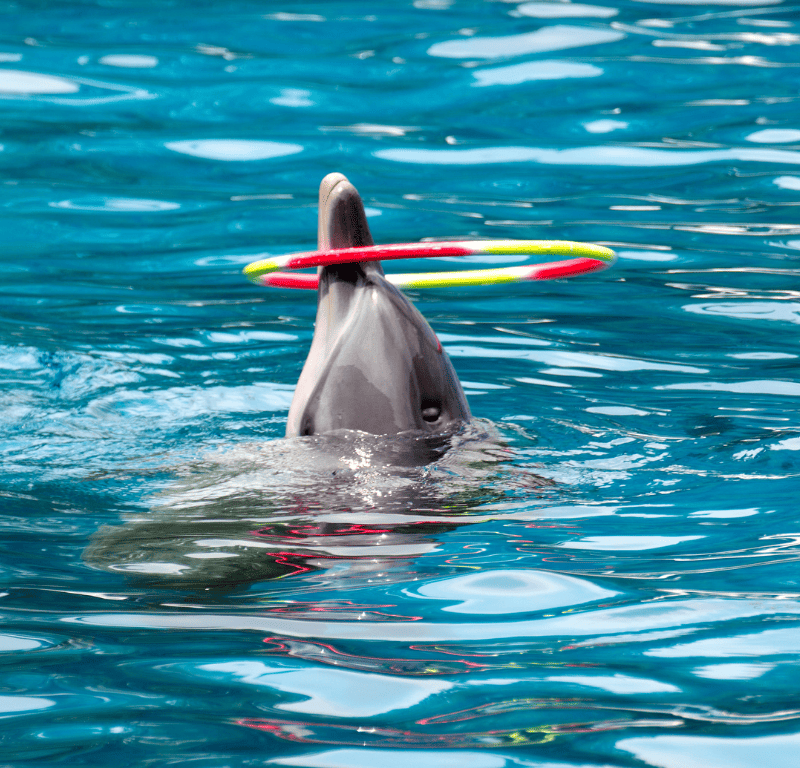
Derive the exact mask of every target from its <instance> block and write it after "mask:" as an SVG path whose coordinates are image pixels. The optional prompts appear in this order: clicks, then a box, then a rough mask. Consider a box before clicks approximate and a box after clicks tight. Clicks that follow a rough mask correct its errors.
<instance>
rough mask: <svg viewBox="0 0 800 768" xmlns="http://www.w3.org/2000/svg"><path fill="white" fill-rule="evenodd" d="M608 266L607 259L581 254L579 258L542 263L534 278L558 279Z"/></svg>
mask: <svg viewBox="0 0 800 768" xmlns="http://www.w3.org/2000/svg"><path fill="white" fill-rule="evenodd" d="M607 266H608V263H607V262H605V261H600V260H599V259H590V258H587V257H584V256H581V257H579V258H577V259H569V260H567V261H553V262H550V263H549V264H542V265H541V266H540V267H537V268H536V273H535V275H534V276H533V279H534V280H558V278H560V277H572V276H573V275H584V274H586V273H587V272H595V271H596V270H598V269H603V268H604V267H607Z"/></svg>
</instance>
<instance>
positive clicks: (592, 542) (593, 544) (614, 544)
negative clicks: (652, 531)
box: [559, 536, 705, 552]
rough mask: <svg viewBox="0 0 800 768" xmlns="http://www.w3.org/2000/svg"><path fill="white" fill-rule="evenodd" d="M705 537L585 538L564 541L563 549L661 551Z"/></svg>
mask: <svg viewBox="0 0 800 768" xmlns="http://www.w3.org/2000/svg"><path fill="white" fill-rule="evenodd" d="M704 538H705V536H587V537H586V538H584V539H578V540H577V541H565V542H564V543H562V544H560V545H559V546H561V547H564V548H565V549H597V550H603V551H615V550H632V551H635V552H640V551H642V550H645V549H662V548H664V547H673V546H675V545H676V544H682V543H683V542H684V541H695V540H697V539H704Z"/></svg>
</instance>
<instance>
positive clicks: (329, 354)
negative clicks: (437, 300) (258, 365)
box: [286, 173, 470, 437]
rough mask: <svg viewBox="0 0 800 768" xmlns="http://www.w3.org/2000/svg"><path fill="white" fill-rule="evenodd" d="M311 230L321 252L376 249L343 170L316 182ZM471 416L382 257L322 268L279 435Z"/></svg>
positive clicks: (426, 424)
mask: <svg viewBox="0 0 800 768" xmlns="http://www.w3.org/2000/svg"><path fill="white" fill-rule="evenodd" d="M317 236H318V237H317V239H318V247H319V250H329V249H332V248H348V247H353V246H363V245H373V240H372V235H371V234H370V231H369V226H368V224H367V217H366V214H365V213H364V204H363V203H362V201H361V197H360V195H359V194H358V192H357V191H356V189H355V187H354V186H353V185H352V184H351V183H350V182H349V181H348V180H347V178H346V177H345V176H344V175H343V174H341V173H331V174H329V175H327V176H326V177H325V178H324V179H323V180H322V184H321V185H320V190H319V227H318V232H317ZM469 420H470V411H469V405H468V404H467V398H466V396H465V395H464V390H463V389H462V387H461V383H460V382H459V380H458V377H457V376H456V372H455V370H454V369H453V365H452V363H451V362H450V359H449V358H448V356H447V353H446V352H445V351H444V350H443V349H442V345H441V343H440V342H439V339H438V338H437V337H436V334H435V333H434V332H433V329H432V328H431V327H430V325H428V323H427V322H426V320H425V318H424V317H423V316H422V315H421V314H420V312H419V311H418V310H417V309H416V308H415V307H414V305H413V304H412V303H411V301H409V299H408V298H407V297H406V296H405V295H403V294H402V293H401V292H400V291H399V290H398V289H397V288H395V287H394V286H393V285H391V284H390V283H389V282H388V281H387V280H386V279H385V277H384V273H383V268H382V267H381V264H380V262H378V261H370V262H354V263H349V264H342V265H336V266H330V267H320V268H319V288H318V295H317V319H316V324H315V327H314V337H313V339H312V341H311V349H310V351H309V353H308V358H307V360H306V362H305V365H304V367H303V371H302V373H301V374H300V379H299V380H298V382H297V389H296V390H295V394H294V398H293V400H292V404H291V407H290V409H289V418H288V421H287V424H286V436H287V437H294V436H298V435H323V434H328V433H332V432H336V431H338V430H356V431H360V432H367V433H370V434H373V435H398V434H401V433H423V434H433V433H436V434H440V433H446V432H450V431H452V430H454V429H456V428H457V427H458V426H459V425H461V424H463V423H465V422H468V421H469Z"/></svg>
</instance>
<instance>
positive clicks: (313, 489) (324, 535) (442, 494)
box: [84, 425, 610, 594]
mask: <svg viewBox="0 0 800 768" xmlns="http://www.w3.org/2000/svg"><path fill="white" fill-rule="evenodd" d="M509 457H510V454H509V451H508V450H507V449H505V448H504V447H503V446H502V445H501V444H500V443H499V442H498V440H497V437H496V436H494V437H493V436H492V435H490V433H488V432H486V431H485V430H484V429H483V428H482V427H481V426H476V425H472V426H468V427H466V428H464V429H463V430H462V431H461V432H459V433H458V434H455V435H439V436H432V437H428V436H423V435H419V436H418V435H409V436H399V437H397V438H392V439H387V438H381V437H375V436H372V435H367V434H364V433H357V432H347V431H345V432H342V433H340V434H336V435H325V436H318V437H307V438H293V439H285V440H278V441H273V442H268V443H264V444H260V445H248V446H238V447H235V448H231V449H228V450H226V451H224V452H220V453H219V454H218V455H215V456H214V457H213V458H210V459H209V460H207V461H205V462H203V463H202V464H200V465H199V466H196V467H193V468H191V469H189V470H186V471H185V472H184V476H183V477H182V478H181V479H180V480H177V481H176V482H174V483H172V484H171V485H170V486H169V487H168V488H167V489H166V490H164V491H163V492H162V493H161V494H160V495H159V496H158V497H157V498H155V499H154V500H153V509H152V510H151V511H150V512H148V513H145V514H142V515H135V516H131V517H130V518H129V519H128V520H126V521H125V523H124V524H123V525H120V526H104V527H103V528H101V529H100V530H99V531H98V533H97V534H96V535H95V536H94V538H93V541H92V543H91V544H90V546H89V547H88V548H87V549H86V552H85V555H84V557H85V559H86V561H87V562H88V563H90V564H91V565H92V566H94V567H96V568H102V569H104V570H108V571H112V572H117V573H124V574H127V575H129V576H132V577H138V578H139V579H141V580H145V581H148V582H151V583H156V584H163V585H170V586H175V587H178V586H180V587H191V588H195V589H204V588H208V587H219V588H224V589H235V588H237V587H240V586H243V585H248V584H251V583H253V582H256V581H261V580H265V579H274V578H280V577H283V576H287V575H290V574H299V573H305V574H309V573H311V572H317V571H319V572H325V573H327V574H328V576H327V578H334V579H336V580H341V579H345V578H347V579H349V580H350V582H349V583H352V581H353V579H361V580H363V579H368V580H369V581H371V582H376V583H377V582H382V583H387V582H391V581H392V580H394V579H396V578H398V575H397V574H396V573H395V574H393V573H392V570H393V569H392V565H396V564H397V563H404V562H407V561H409V560H410V559H411V558H414V557H416V556H419V555H422V554H425V553H428V552H431V551H433V550H435V549H436V548H437V547H438V543H437V539H436V534H438V533H442V532H444V531H447V530H451V529H453V528H454V527H456V526H457V525H458V524H459V521H460V516H461V515H465V514H468V513H469V512H470V510H472V509H474V508H475V507H478V506H480V505H481V504H485V503H486V502H487V501H493V500H495V498H496V493H497V492H495V491H492V490H488V489H487V486H488V487H490V483H491V481H492V480H495V479H496V476H497V474H498V473H499V472H502V471H503V465H504V464H505V463H506V462H508V460H509ZM518 473H521V474H523V475H525V478H526V479H525V482H528V483H530V485H531V487H535V485H536V484H540V485H547V484H548V482H547V481H545V480H543V479H541V478H537V477H535V476H534V475H530V473H526V472H524V471H523V470H519V471H518ZM358 513H361V517H358ZM364 514H366V515H367V517H366V518H365V517H364V516H363V515H364ZM442 518H446V519H442ZM608 594H610V593H608Z"/></svg>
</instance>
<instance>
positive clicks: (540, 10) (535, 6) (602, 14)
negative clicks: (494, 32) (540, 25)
mask: <svg viewBox="0 0 800 768" xmlns="http://www.w3.org/2000/svg"><path fill="white" fill-rule="evenodd" d="M513 13H514V15H519V16H529V17H531V18H534V19H566V18H575V17H583V18H595V19H608V18H611V17H612V16H616V15H617V14H618V13H619V10H618V9H617V8H609V7H608V6H602V5H585V4H584V3H523V4H522V5H518V6H517V8H516V9H515V11H513Z"/></svg>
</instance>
